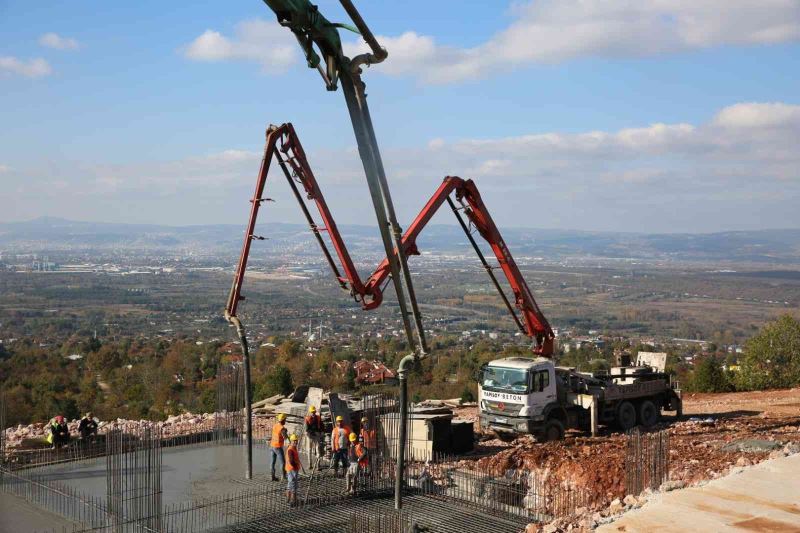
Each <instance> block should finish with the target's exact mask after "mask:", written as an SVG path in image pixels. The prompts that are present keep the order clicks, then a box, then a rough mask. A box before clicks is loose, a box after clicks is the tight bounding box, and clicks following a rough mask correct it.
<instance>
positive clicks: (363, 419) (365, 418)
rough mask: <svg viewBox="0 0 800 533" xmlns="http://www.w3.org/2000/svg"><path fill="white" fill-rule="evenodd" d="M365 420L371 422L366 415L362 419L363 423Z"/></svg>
mask: <svg viewBox="0 0 800 533" xmlns="http://www.w3.org/2000/svg"><path fill="white" fill-rule="evenodd" d="M364 422H369V419H368V418H367V417H366V416H365V417H364V418H362V419H361V423H362V424H363V423H364Z"/></svg>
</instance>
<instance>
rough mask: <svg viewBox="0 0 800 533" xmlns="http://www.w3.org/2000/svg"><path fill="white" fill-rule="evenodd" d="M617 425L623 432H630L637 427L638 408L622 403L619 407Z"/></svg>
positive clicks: (629, 403)
mask: <svg viewBox="0 0 800 533" xmlns="http://www.w3.org/2000/svg"><path fill="white" fill-rule="evenodd" d="M617 425H618V426H619V428H620V429H621V430H622V431H628V430H629V429H631V428H632V427H634V426H635V425H636V408H635V407H634V406H633V404H632V403H631V402H627V401H626V402H622V403H621V404H619V406H618V407H617Z"/></svg>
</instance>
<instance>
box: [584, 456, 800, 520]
mask: <svg viewBox="0 0 800 533" xmlns="http://www.w3.org/2000/svg"><path fill="white" fill-rule="evenodd" d="M598 531H602V532H606V533H608V532H620V531H625V532H651V531H769V532H781V533H784V532H787V533H788V532H790V531H791V532H800V454H796V455H791V456H789V457H783V458H780V459H772V460H770V461H765V462H763V463H760V464H758V465H756V466H753V467H750V468H747V469H745V470H743V471H742V472H741V473H739V474H732V475H729V476H726V477H724V478H720V479H716V480H714V481H711V482H709V483H708V484H706V485H704V486H702V487H691V488H688V489H683V490H676V491H672V492H668V493H665V494H661V495H657V496H654V497H653V499H652V500H651V501H649V502H648V503H647V504H646V505H645V506H644V507H642V508H641V509H636V510H633V511H630V512H628V513H625V514H624V515H623V516H622V517H621V518H620V519H619V520H617V521H615V522H612V523H610V524H606V525H604V526H601V527H599V528H598Z"/></svg>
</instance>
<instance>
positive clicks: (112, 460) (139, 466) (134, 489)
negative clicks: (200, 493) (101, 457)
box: [106, 422, 162, 531]
mask: <svg viewBox="0 0 800 533" xmlns="http://www.w3.org/2000/svg"><path fill="white" fill-rule="evenodd" d="M161 459H162V453H161V428H160V427H159V426H157V425H156V424H153V423H147V422H145V423H139V424H137V425H128V426H127V427H125V428H124V430H123V428H121V427H115V428H113V429H111V430H110V431H108V433H107V434H106V491H107V495H108V509H109V514H110V516H111V520H112V525H113V526H114V527H115V531H125V530H127V529H128V528H125V527H123V526H124V525H127V524H130V523H132V524H131V525H133V526H134V527H136V528H138V527H143V528H145V529H146V530H151V531H160V527H161V525H160V523H161V494H162V490H161Z"/></svg>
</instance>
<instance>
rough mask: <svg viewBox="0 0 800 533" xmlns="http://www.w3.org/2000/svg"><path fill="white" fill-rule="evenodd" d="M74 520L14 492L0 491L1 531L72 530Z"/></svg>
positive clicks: (13, 532)
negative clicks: (67, 518) (51, 511)
mask: <svg viewBox="0 0 800 533" xmlns="http://www.w3.org/2000/svg"><path fill="white" fill-rule="evenodd" d="M72 526H73V522H70V521H69V520H66V519H65V518H62V517H60V516H58V515H55V514H53V513H50V512H47V511H44V510H42V509H40V508H39V507H36V506H35V505H33V504H31V503H29V502H27V501H25V500H23V499H22V498H18V497H17V496H14V495H12V494H6V493H3V492H0V533H21V532H24V531H52V530H54V529H55V530H59V531H60V530H61V529H62V528H67V531H71V530H72Z"/></svg>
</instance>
